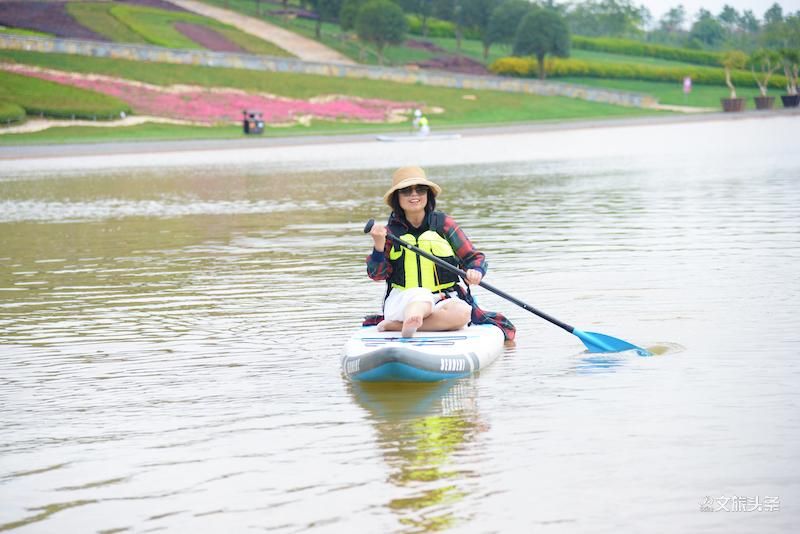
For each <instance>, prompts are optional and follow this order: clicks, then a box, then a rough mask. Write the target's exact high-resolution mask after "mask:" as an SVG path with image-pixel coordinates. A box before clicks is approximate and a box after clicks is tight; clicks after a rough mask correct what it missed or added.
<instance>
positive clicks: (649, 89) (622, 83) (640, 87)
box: [556, 77, 780, 111]
mask: <svg viewBox="0 0 800 534" xmlns="http://www.w3.org/2000/svg"><path fill="white" fill-rule="evenodd" d="M556 81H559V82H568V83H577V84H581V85H590V86H593V87H608V88H610V89H619V90H622V91H633V92H636V93H645V94H649V95H653V96H655V97H656V98H658V101H659V103H661V104H668V105H673V106H692V107H701V108H714V109H719V110H720V111H721V105H720V99H721V98H728V96H730V91H729V90H728V88H727V87H726V86H712V85H696V84H695V85H694V86H693V87H692V91H691V93H689V95H685V94H684V93H683V86H682V85H681V84H679V83H665V82H647V81H641V80H602V79H598V78H572V77H568V78H558V79H557V80H556ZM779 93H780V92H778V91H771V92H770V94H771V95H773V96H777V95H778V94H779ZM736 94H737V96H741V97H745V98H746V99H747V108H748V109H753V108H755V103H754V102H753V97H754V96H756V95H758V94H759V93H758V89H756V88H752V87H742V88H738V87H737V88H736Z"/></svg>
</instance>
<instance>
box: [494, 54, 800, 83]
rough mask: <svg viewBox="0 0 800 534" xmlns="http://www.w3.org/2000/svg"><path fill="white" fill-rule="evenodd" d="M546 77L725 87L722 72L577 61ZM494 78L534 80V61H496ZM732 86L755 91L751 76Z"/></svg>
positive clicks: (552, 66)
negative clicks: (687, 80) (689, 80)
mask: <svg viewBox="0 0 800 534" xmlns="http://www.w3.org/2000/svg"><path fill="white" fill-rule="evenodd" d="M545 67H546V72H547V76H548V77H551V78H557V77H560V76H582V77H589V78H611V79H629V80H648V81H654V82H675V83H681V82H682V81H683V79H684V78H685V77H686V76H690V77H691V78H692V82H693V83H696V84H701V85H725V71H724V70H723V69H722V68H716V69H715V68H711V67H700V66H691V67H658V66H653V65H637V64H623V63H604V62H589V61H583V60H579V59H561V58H550V59H548V60H547V61H546V63H545ZM489 70H491V71H492V72H493V73H495V74H499V75H501V76H519V77H522V78H535V77H536V76H537V75H538V67H537V63H536V60H535V59H534V58H530V57H505V58H500V59H498V60H497V61H495V62H494V63H492V64H491V65H490V66H489ZM731 81H732V82H733V85H734V86H741V87H755V86H756V82H755V80H754V79H753V75H752V74H751V73H750V72H747V71H734V72H733V73H731ZM769 85H770V87H774V88H776V89H780V88H783V87H786V78H785V77H784V76H780V75H774V76H773V77H772V78H771V79H770V83H769Z"/></svg>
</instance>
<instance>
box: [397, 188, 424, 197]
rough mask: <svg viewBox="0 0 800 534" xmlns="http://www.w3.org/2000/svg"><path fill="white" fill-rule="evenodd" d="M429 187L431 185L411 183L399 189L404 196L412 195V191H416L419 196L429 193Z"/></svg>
mask: <svg viewBox="0 0 800 534" xmlns="http://www.w3.org/2000/svg"><path fill="white" fill-rule="evenodd" d="M429 189H430V187H428V186H427V185H409V186H408V187H404V188H402V189H398V190H397V191H398V192H399V193H400V194H401V195H403V196H404V197H407V196H409V195H411V192H412V191H416V192H417V194H418V195H419V196H423V195H427V194H428V190H429Z"/></svg>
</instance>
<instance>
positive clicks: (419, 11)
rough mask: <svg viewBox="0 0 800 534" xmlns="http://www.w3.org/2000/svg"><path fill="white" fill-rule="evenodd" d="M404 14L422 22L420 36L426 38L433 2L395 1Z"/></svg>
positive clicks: (417, 0)
mask: <svg viewBox="0 0 800 534" xmlns="http://www.w3.org/2000/svg"><path fill="white" fill-rule="evenodd" d="M397 3H398V4H399V5H400V7H401V8H403V11H405V12H406V13H413V14H415V15H417V16H418V17H419V19H420V21H421V22H422V35H423V36H424V37H427V36H428V18H429V17H430V16H431V14H432V13H433V0H397Z"/></svg>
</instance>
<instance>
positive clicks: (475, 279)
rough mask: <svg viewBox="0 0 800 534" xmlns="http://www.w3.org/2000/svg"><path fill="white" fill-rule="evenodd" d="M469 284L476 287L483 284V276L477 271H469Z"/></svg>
mask: <svg viewBox="0 0 800 534" xmlns="http://www.w3.org/2000/svg"><path fill="white" fill-rule="evenodd" d="M466 274H467V283H468V284H469V285H471V286H476V285H478V284H480V283H481V278H483V274H481V272H480V271H479V270H477V269H467V273H466Z"/></svg>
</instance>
